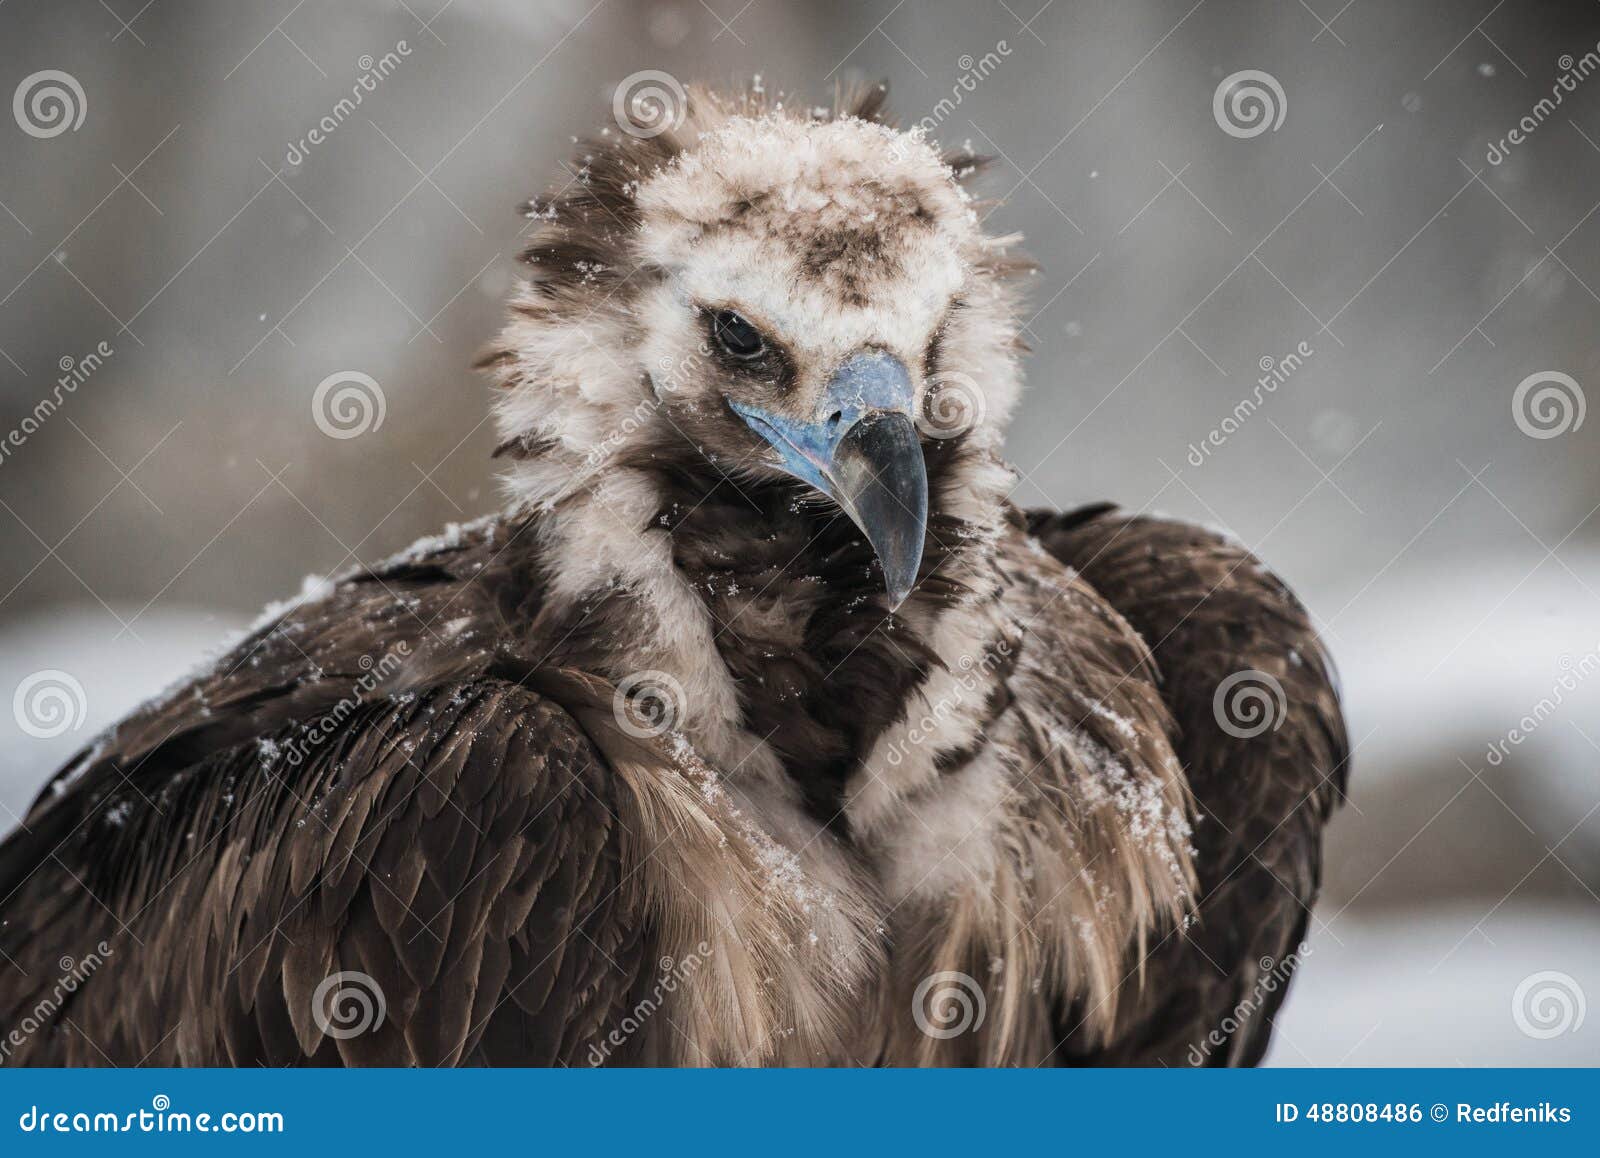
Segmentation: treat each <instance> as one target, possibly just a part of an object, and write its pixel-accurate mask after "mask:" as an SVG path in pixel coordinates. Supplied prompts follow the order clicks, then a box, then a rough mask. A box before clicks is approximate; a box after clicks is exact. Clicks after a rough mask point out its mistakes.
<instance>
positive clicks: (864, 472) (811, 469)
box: [728, 351, 928, 610]
mask: <svg viewBox="0 0 1600 1158" xmlns="http://www.w3.org/2000/svg"><path fill="white" fill-rule="evenodd" d="M915 403H916V388H915V387H914V386H913V385H912V382H911V375H910V374H909V373H907V371H906V368H905V364H904V363H903V362H901V361H900V360H899V359H898V358H894V357H891V356H889V355H888V354H883V353H878V352H876V351H871V352H866V353H860V354H856V355H854V356H852V357H851V358H850V359H849V360H848V361H846V362H845V363H844V365H842V366H840V367H839V369H838V371H837V372H836V373H835V374H834V376H833V378H832V380H831V381H829V383H828V388H827V389H826V390H825V391H824V392H823V396H822V401H821V403H820V404H819V406H818V408H817V411H816V413H815V414H814V415H812V417H811V418H809V419H806V420H796V419H793V418H789V417H787V416H785V415H781V414H777V413H775V412H773V411H770V410H763V409H759V408H757V407H754V406H746V405H743V404H742V403H739V402H735V401H734V400H733V399H731V398H730V399H728V405H729V406H731V407H733V410H734V413H736V414H737V415H739V417H740V418H742V419H744V421H745V422H746V424H748V425H749V427H750V429H752V430H754V431H755V432H756V433H757V434H759V435H760V436H761V437H762V438H764V439H765V440H766V441H767V442H768V443H770V444H771V445H772V447H773V449H774V450H776V451H777V452H778V457H779V458H780V459H781V460H782V462H783V469H784V470H786V471H787V472H788V473H789V474H791V475H793V476H794V477H795V478H797V479H799V480H800V481H801V482H804V483H808V484H810V485H811V486H813V487H815V488H816V489H817V490H819V491H821V492H822V493H823V494H825V495H827V496H828V497H829V498H831V499H832V500H833V501H834V502H836V503H838V504H839V506H840V508H841V509H843V511H844V513H845V514H847V515H849V516H850V518H851V519H852V520H853V521H854V522H855V524H856V526H858V527H860V528H861V531H862V533H863V534H864V535H866V537H867V542H869V543H871V544H872V549H873V550H874V551H876V552H877V555H878V561H879V563H880V564H881V565H882V567H883V578H884V586H885V588H886V589H887V591H888V595H889V606H890V608H891V610H892V609H893V608H896V607H899V606H900V604H901V603H902V602H904V601H905V598H906V596H907V595H909V594H910V593H911V588H912V587H913V586H914V585H915V584H916V581H917V569H918V568H919V567H920V566H921V565H922V543H923V539H924V537H925V535H926V533H927V526H928V468H927V464H926V463H925V462H924V461H923V457H922V443H921V441H920V440H919V439H918V437H917V428H916V423H915V421H914V420H913V415H914V410H913V407H914V406H915Z"/></svg>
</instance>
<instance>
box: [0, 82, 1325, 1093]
mask: <svg viewBox="0 0 1600 1158" xmlns="http://www.w3.org/2000/svg"><path fill="white" fill-rule="evenodd" d="M678 114H679V115H678V116H676V117H675V118H674V119H673V122H672V123H670V124H661V125H658V126H656V127H654V128H651V129H648V130H639V129H637V128H635V127H631V126H622V127H621V128H608V129H607V130H606V131H605V132H602V133H600V134H599V135H597V136H595V137H593V138H592V139H589V140H587V141H585V142H583V143H582V144H581V145H580V146H579V148H578V153H577V157H576V160H575V161H574V163H573V164H572V166H571V168H570V169H569V171H568V173H567V179H566V180H565V181H564V183H562V184H560V185H559V186H557V187H553V192H551V193H549V194H548V195H546V196H542V197H540V198H538V199H536V200H535V201H533V202H531V203H530V204H529V206H528V208H527V217H528V220H529V222H530V225H529V231H528V237H529V244H528V247H527V250H526V253H525V254H524V255H523V256H524V259H525V261H526V262H527V264H528V266H529V269H530V271H531V272H530V275H529V277H528V279H527V280H526V282H524V283H521V284H519V286H518V288H517V289H516V290H515V291H514V292H513V295H512V301H511V303H510V305H509V309H508V320H507V322H506V323H505V326H504V328H503V330H502V331H501V332H500V334H499V336H498V338H497V339H496V340H495V342H494V343H493V344H492V346H491V347H490V349H489V351H488V353H487V354H486V355H485V356H484V357H483V359H482V362H481V366H482V368H483V369H484V370H485V371H486V372H487V374H488V376H489V377H490V379H491V380H492V383H493V386H494V387H495V389H494V391H493V396H494V411H495V418H496V420H497V422H498V429H499V432H500V436H501V437H500V441H499V445H498V450H497V451H496V456H497V457H498V458H500V459H502V460H503V461H504V468H505V474H504V483H505V487H506V492H507V495H508V499H507V502H506V504H505V509H504V511H503V512H502V513H499V514H496V515H494V516H492V517H489V518H485V519H481V520H479V521H476V522H472V523H468V524H464V525H457V526H451V527H449V528H448V529H447V530H446V531H445V532H444V533H442V534H440V535H437V536H435V537H432V538H429V539H426V540H423V541H421V542H418V543H417V544H415V545H414V546H412V547H411V548H409V549H408V550H406V551H404V552H403V553H401V554H399V555H397V556H395V557H393V558H390V559H388V560H387V561H385V562H382V563H379V564H376V565H372V566H363V567H360V568H358V569H355V570H352V571H350V572H348V573H345V574H342V575H338V576H335V577H333V578H331V579H328V580H325V581H322V582H317V583H308V585H307V589H306V591H305V592H303V593H302V595H301V596H300V598H298V599H296V600H294V601H292V602H291V603H289V604H288V605H285V606H279V607H276V608H274V609H271V610H269V612H268V613H267V614H266V615H265V617H264V618H263V619H262V620H261V621H260V622H259V624H258V625H257V627H256V629H255V630H253V631H252V632H251V633H250V634H248V636H247V637H245V638H244V639H243V640H242V641H240V642H238V643H237V644H235V645H232V646H231V647H230V649H229V650H227V651H226V652H225V653H224V654H222V655H221V657H220V658H218V659H215V660H214V661H212V662H210V663H209V665H208V666H207V667H206V668H205V669H204V670H202V671H201V672H199V673H198V674H196V675H194V676H193V677H191V678H189V679H187V680H186V681H185V682H183V683H181V684H180V685H179V686H176V687H174V688H172V689H170V690H168V691H166V692H165V693H163V694H161V695H160V696H158V697H157V698H156V699H154V700H152V701H150V702H149V703H147V704H146V705H144V706H143V707H141V708H139V709H138V710H136V711H135V712H134V713H133V714H132V715H130V716H128V717H127V718H126V719H124V720H122V721H121V722H120V723H118V724H116V725H115V726H114V727H112V728H110V729H109V730H108V731H106V732H105V733H103V734H102V735H100V736H99V737H98V738H97V739H96V740H95V741H94V742H93V743H92V744H91V745H90V746H88V747H87V748H86V749H85V750H83V751H82V752H80V753H79V754H78V755H76V756H75V758H73V759H72V760H71V761H70V762H69V763H68V764H67V765H66V766H64V767H63V768H62V769H61V770H60V771H59V772H57V773H56V775H55V776H54V778H53V779H51V780H50V781H49V782H48V784H47V785H46V786H45V787H44V789H43V790H42V791H41V793H40V795H39V797H38V799H37V800H36V801H35V803H34V804H33V805H32V806H31V809H30V810H29V812H28V813H27V815H26V817H25V818H24V820H23V822H22V823H21V825H20V826H19V827H18V828H17V829H16V830H15V831H14V832H13V833H12V834H11V835H10V837H9V838H8V839H7V840H6V841H5V843H4V845H3V846H0V1034H4V1037H3V1038H0V1061H4V1062H5V1063H7V1064H35V1065H40V1064H44V1065H71V1066H76V1065H100V1064H116V1065H129V1064H139V1063H143V1064H147V1065H151V1064H154V1065H209V1066H217V1065H223V1066H247V1065H248V1066H255V1065H271V1066H281V1065H298V1064H313V1065H340V1064H343V1065H394V1066H412V1065H415V1066H423V1065H427V1066H437V1065H519V1066H524V1065H526V1066H546V1065H551V1066H554V1065H568V1066H584V1065H623V1066H645V1065H651V1066H679V1065H716V1066H723V1065H760V1066H768V1065H799V1066H857V1065H861V1066H879V1065H892V1066H910V1065H956V1066H980V1065H981V1066H1023V1065H1029V1066H1038V1065H1146V1066H1153V1065H1172V1066H1184V1065H1202V1064H1203V1065H1249V1064H1254V1063H1256V1062H1258V1061H1259V1060H1260V1059H1261V1057H1262V1055H1263V1053H1264V1052H1265V1050H1266V1048H1267V1045H1268V1042H1269V1038H1270V1036H1271V1032H1272V1022H1273V1018H1274V1016H1275V1014H1276V1013H1277V1010H1278V1008H1279V1006H1280V1004H1281V1002H1282V1000H1283V997H1284V994H1285V992H1286V991H1287V987H1288V983H1289V980H1290V976H1291V975H1292V973H1293V971H1294V967H1295V965H1296V963H1297V962H1298V961H1299V959H1300V957H1301V956H1302V955H1303V953H1304V951H1305V950H1304V948H1303V942H1304V939H1305V937H1306V934H1307V922H1308V919H1309V917H1310V910H1311V906H1312V904H1313V902H1314V900H1315V897H1316V894H1317V889H1318V883H1319V877H1320V871H1321V858H1322V852H1321V842H1322V830H1323V828H1324V826H1325V824H1326V823H1327V821H1328V819H1329V817H1330V815H1331V814H1332V812H1333V811H1334V809H1335V806H1336V804H1337V802H1338V801H1339V800H1340V798H1341V795H1342V791H1343V785H1344V780H1345V763H1346V755H1347V739H1346V733H1345V729H1344V725H1343V722H1342V719H1341V714H1340V708H1339V702H1338V691H1337V685H1336V678H1335V675H1334V673H1333V669H1332V666H1331V663H1330V661H1329V659H1328V657H1327V655H1326V653H1325V651H1324V649H1323V647H1322V645H1321V644H1320V642H1319V640H1318V638H1317V635H1316V633H1315V630H1314V629H1313V627H1312V625H1311V623H1310V621H1309V617H1308V615H1307V613H1306V611H1305V609H1304V608H1303V607H1302V606H1301V604H1300V603H1299V602H1298V601H1297V600H1296V598H1295V596H1294V595H1293V594H1291V592H1290V591H1289V590H1288V589H1287V588H1286V587H1285V585H1284V584H1283V583H1282V582H1281V581H1280V580H1279V579H1278V578H1276V577H1275V576H1274V575H1273V574H1272V573H1271V572H1269V571H1268V570H1267V569H1266V568H1265V567H1264V566H1263V565H1262V564H1261V563H1260V562H1258V561H1257V560H1256V559H1255V558H1254V557H1253V556H1252V554H1251V553H1250V552H1249V551H1248V550H1247V549H1245V548H1244V547H1243V546H1241V545H1240V544H1239V543H1238V542H1237V541H1236V540H1235V539H1233V538H1231V537H1229V536H1228V535H1226V534H1223V533H1219V532H1215V531H1211V530H1207V529H1202V528H1200V527H1197V526H1192V525H1188V524H1185V523H1183V522H1178V521H1174V520H1171V519H1167V518H1161V517H1156V516H1154V515H1148V514H1145V513H1130V512H1128V511H1125V510H1122V509H1119V508H1117V507H1115V506H1113V505H1111V504H1105V503H1102V504H1095V505H1091V506H1085V507H1082V508H1080V509H1077V510H1074V511H1071V512H1070V513H1065V514H1063V513H1058V512H1055V511H1048V510H1026V509H1022V508H1020V507H1019V506H1018V505H1017V504H1016V503H1015V502H1014V501H1013V500H1012V498H1011V495H1012V492H1013V490H1014V488H1015V487H1016V485H1017V481H1018V476H1017V474H1016V472H1015V471H1014V470H1013V469H1012V468H1010V467H1009V466H1008V465H1007V464H1006V462H1005V460H1004V459H1003V458H1002V437H1003V433H1004V430H1005V427H1006V424H1007V419H1008V418H1009V417H1010V415H1011V414H1012V411H1013V409H1014V407H1015V405H1016V403H1017V398H1018V392H1019V385H1020V371H1019V361H1020V358H1021V356H1022V355H1023V354H1024V353H1025V352H1026V351H1025V347H1024V346H1023V344H1022V342H1021V340H1020V330H1021V328H1022V327H1021V325H1020V322H1019V302H1020V291H1019V286H1020V282H1021V280H1022V277H1021V275H1024V274H1027V273H1029V272H1031V270H1032V268H1033V267H1032V265H1031V263H1030V262H1029V261H1027V260H1026V259H1025V258H1023V257H1022V256H1021V255H1020V254H1019V253H1018V252H1016V245H1017V242H1018V240H1019V239H1018V238H1017V237H1015V236H997V235H995V234H993V233H991V232H988V231H986V229H985V223H984V219H983V212H982V210H983V209H984V208H985V205H984V204H983V203H981V202H978V201H975V200H974V199H973V198H972V196H971V194H970V193H969V192H968V189H967V186H968V182H969V180H970V178H971V177H972V176H973V174H974V173H976V172H977V171H978V170H979V169H980V168H981V164H982V159H981V158H979V157H977V156H975V155H973V154H971V152H970V151H969V150H956V151H941V150H940V149H939V148H938V147H937V146H936V145H934V144H933V143H932V142H931V141H930V140H929V139H928V138H927V137H926V135H925V134H924V133H923V132H921V131H920V130H915V129H914V130H911V131H902V130H899V129H897V128H896V127H895V126H894V124H893V122H891V121H890V120H889V119H888V118H887V115H886V113H885V111H884V87H883V86H881V85H879V86H874V87H871V88H868V89H866V90H864V91H861V92H857V93H846V94H844V95H843V96H842V97H841V99H840V100H839V102H838V105H837V107H836V108H834V109H813V108H810V107H802V106H789V105H786V104H785V103H784V102H783V101H782V100H780V99H775V98H768V97H766V96H763V95H762V94H761V93H759V92H753V93H743V94H739V93H732V94H724V93H718V92H715V91H711V90H704V89H699V88H691V89H689V90H688V94H687V98H686V101H685V103H684V105H683V107H682V108H681V109H680V110H678ZM1060 388H1062V389H1066V388H1068V387H1067V386H1065V385H1064V386H1062V387H1060Z"/></svg>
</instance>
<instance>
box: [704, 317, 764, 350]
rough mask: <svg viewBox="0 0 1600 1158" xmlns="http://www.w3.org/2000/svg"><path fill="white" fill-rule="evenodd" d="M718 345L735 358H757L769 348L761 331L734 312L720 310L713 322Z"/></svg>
mask: <svg viewBox="0 0 1600 1158" xmlns="http://www.w3.org/2000/svg"><path fill="white" fill-rule="evenodd" d="M713 328H714V329H715V331H716V335H717V344H718V345H719V346H721V347H722V348H723V349H724V350H726V351H727V352H728V353H730V354H732V355H733V356H734V357H735V358H755V357H758V356H759V355H760V354H761V352H762V351H763V350H765V349H766V348H767V344H766V342H765V341H763V340H762V338H761V331H760V330H758V329H756V328H755V327H754V326H752V325H751V324H750V323H749V322H747V321H745V320H744V318H742V317H740V316H739V315H738V314H736V313H734V312H733V311H732V310H719V311H717V316H716V318H715V320H714V322H713Z"/></svg>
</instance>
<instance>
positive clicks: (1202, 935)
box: [1028, 505, 1349, 1065]
mask: <svg viewBox="0 0 1600 1158" xmlns="http://www.w3.org/2000/svg"><path fill="white" fill-rule="evenodd" d="M1028 521H1029V527H1030V530H1031V531H1032V532H1033V534H1034V535H1035V536H1036V537H1037V538H1038V539H1039V540H1040V541H1041V542H1042V543H1043V545H1044V546H1045V548H1046V549H1047V550H1049V551H1050V553H1051V554H1053V555H1054V556H1056V557H1057V558H1058V559H1060V560H1061V561H1063V562H1064V563H1067V564H1068V565H1069V566H1072V567H1074V568H1075V569H1076V570H1078V572H1079V573H1080V574H1082V575H1083V576H1084V577H1085V578H1086V579H1087V580H1088V581H1089V582H1090V583H1091V584H1093V585H1094V587H1095V588H1097V589H1098V590H1099V591H1100V592H1101V593H1102V594H1103V595H1104V596H1105V597H1106V598H1107V599H1108V600H1110V602H1111V603H1112V604H1113V605H1114V606H1115V607H1116V608H1117V610H1118V611H1120V612H1121V613H1122V614H1123V615H1124V616H1125V617H1126V618H1127V619H1128V621H1129V622H1130V623H1132V624H1133V626H1134V627H1135V628H1136V629H1137V630H1138V631H1139V632H1140V633H1141V634H1142V635H1143V636H1144V637H1145V639H1146V641H1147V642H1148V643H1149V644H1150V647H1151V650H1152V652H1153V653H1154V655H1155V659H1156V664H1157V666H1158V668H1159V670H1160V675H1161V681H1162V685H1161V686H1162V692H1163V696H1164V698H1165V699H1166V701H1167V704H1168V707H1169V708H1170V709H1171V711H1172V714H1173V717H1174V719H1175V720H1176V721H1177V723H1178V726H1179V729H1180V737H1179V744H1178V754H1179V757H1180V758H1181V759H1182V761H1183V762H1184V765H1185V767H1186V770H1187V773H1188V776H1189V781H1190V786H1191V788H1192V789H1193V792H1194V796H1195V799H1196V802H1197V806H1198V810H1199V813H1200V823H1199V824H1197V825H1196V828H1195V836H1194V842H1195V846H1196V849H1197V852H1198V854H1199V855H1198V859H1197V862H1196V867H1197V870H1198V873H1199V886H1200V892H1199V897H1200V903H1199V908H1198V914H1197V921H1196V923H1195V924H1194V925H1193V926H1192V927H1191V928H1190V929H1189V930H1188V931H1187V933H1184V934H1174V935H1172V936H1169V937H1168V938H1166V939H1165V940H1164V941H1163V942H1161V943H1160V945H1158V946H1157V947H1156V948H1155V950H1154V951H1153V952H1152V953H1151V954H1150V956H1149V958H1148V960H1147V961H1146V962H1145V963H1144V967H1143V971H1142V974H1139V973H1135V974H1133V975H1131V976H1130V978H1129V979H1128V981H1127V986H1128V988H1129V989H1136V990H1137V991H1138V997H1137V999H1136V1000H1134V1001H1132V1002H1130V1005H1131V1006H1132V1008H1131V1012H1130V1016H1129V1017H1128V1018H1127V1020H1126V1021H1125V1022H1124V1023H1123V1025H1122V1027H1121V1028H1120V1031H1119V1035H1118V1037H1117V1039H1116V1040H1115V1041H1113V1042H1112V1043H1111V1044H1110V1045H1109V1046H1108V1047H1107V1048H1105V1049H1104V1050H1103V1051H1095V1052H1094V1053H1092V1054H1091V1053H1088V1052H1084V1053H1083V1054H1082V1055H1081V1056H1076V1055H1075V1051H1074V1049H1073V1040H1074V1039H1073V1038H1071V1037H1070V1036H1068V1038H1067V1044H1066V1045H1065V1046H1064V1047H1063V1053H1066V1054H1069V1055H1075V1060H1081V1061H1083V1062H1087V1063H1091V1064H1094V1063H1099V1064H1118V1063H1122V1064H1145V1065H1152V1064H1163V1063H1164V1064H1170V1065H1185V1064H1190V1065H1192V1064H1210V1065H1249V1064H1254V1063H1255V1062H1257V1061H1259V1060H1260V1058H1261V1056H1262V1054H1263V1053H1264V1052H1265V1050H1266V1047H1267V1043H1268V1039H1269V1036H1270V1033H1271V1023H1272V1018H1273V1016H1274V1014H1275V1013H1276V1011H1277V1009H1278V1007H1279V1005H1280V1004H1281V1003H1282V1001H1283V998H1284V995H1285V993H1286V991H1287V988H1288V982H1289V978H1290V976H1291V975H1292V973H1293V970H1294V967H1295V963H1296V962H1297V960H1298V956H1299V946H1300V945H1301V943H1302V940H1303V938H1304V936H1305V932H1306V925H1307V918H1308V915H1309V912H1310V908H1311V905H1312V903H1313V902H1314V901H1315V899H1316V894H1317V888H1318V884H1319V881H1320V876H1321V863H1322V829H1323V826H1324V825H1325V824H1326V822H1327V820H1328V817H1329V815H1330V814H1331V813H1332V811H1333V809H1334V807H1335V806H1336V804H1337V803H1338V801H1339V800H1340V798H1341V797H1342V794H1343V791H1344V786H1345V776H1346V760H1347V757H1348V753H1349V744H1348V741H1347V739H1346V736H1345V730H1344V722H1343V718H1342V716H1341V714H1340V710H1339V700H1338V691H1337V688H1336V685H1335V682H1334V676H1333V669H1332V664H1331V662H1330V661H1329V659H1328V657H1327V655H1326V653H1325V652H1324V650H1323V648H1322V645H1321V642H1320V641H1319V640H1318V638H1317V636H1316V633H1315V631H1313V629H1312V627H1311V624H1310V621H1309V619H1308V617H1307V615H1306V612H1305V609H1304V608H1303V607H1301V605H1300V603H1299V602H1298V601H1297V600H1296V599H1295V597H1294V595H1293V594H1292V593H1291V592H1290V591H1289V589H1288V588H1287V587H1285V586H1284V584H1283V583H1282V582H1281V581H1280V580H1279V579H1278V578H1277V577H1276V576H1274V575H1272V574H1271V573H1270V572H1269V571H1267V570H1266V569H1265V568H1264V567H1263V566H1262V565H1261V564H1260V563H1259V562H1258V561H1257V560H1256V559H1255V557H1254V556H1252V555H1251V554H1250V552H1249V551H1247V550H1246V549H1245V548H1244V547H1242V546H1240V545H1239V544H1237V543H1235V542H1232V541H1229V540H1227V539H1225V538H1224V537H1222V536H1220V535H1217V534H1214V533H1212V532H1209V531H1206V530H1203V529H1201V528H1198V527H1194V526H1190V525H1187V524H1183V523H1178V522H1173V521H1169V520H1165V519H1157V518H1144V517H1139V516H1130V515H1126V514H1123V513H1120V512H1117V511H1116V510H1114V509H1113V508H1111V507H1108V506H1103V505H1102V506H1096V507H1091V508H1085V509H1083V510H1081V511H1077V512H1071V513H1068V514H1064V515H1061V514H1054V513H1047V512H1033V513H1031V514H1030V515H1029V518H1028ZM1246 670H1254V671H1257V672H1264V673H1266V674H1267V675H1270V676H1271V677H1272V678H1273V679H1274V680H1276V681H1277V682H1278V683H1279V684H1280V685H1281V687H1282V688H1283V692H1284V705H1285V710H1284V713H1283V715H1282V720H1281V723H1279V725H1278V726H1277V727H1276V729H1275V730H1267V731H1265V732H1263V733H1262V734H1260V735H1256V736H1252V737H1241V736H1235V735H1233V734H1230V733H1229V732H1227V731H1224V730H1223V728H1222V727H1221V726H1220V725H1219V722H1218V719H1217V716H1216V714H1215V711H1214V697H1215V696H1216V694H1217V689H1218V687H1219V685H1221V683H1222V681H1224V680H1225V679H1227V678H1228V677H1229V676H1231V675H1233V674H1234V673H1237V672H1241V671H1246ZM1077 1017H1078V1014H1077V1013H1076V1012H1074V1011H1067V1013H1066V1015H1065V1017H1064V1018H1063V1020H1064V1025H1063V1030H1064V1031H1065V1032H1066V1034H1068V1035H1070V1031H1071V1030H1072V1029H1073V1023H1074V1021H1075V1020H1076V1018H1077ZM1213 1034H1215V1036H1213Z"/></svg>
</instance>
